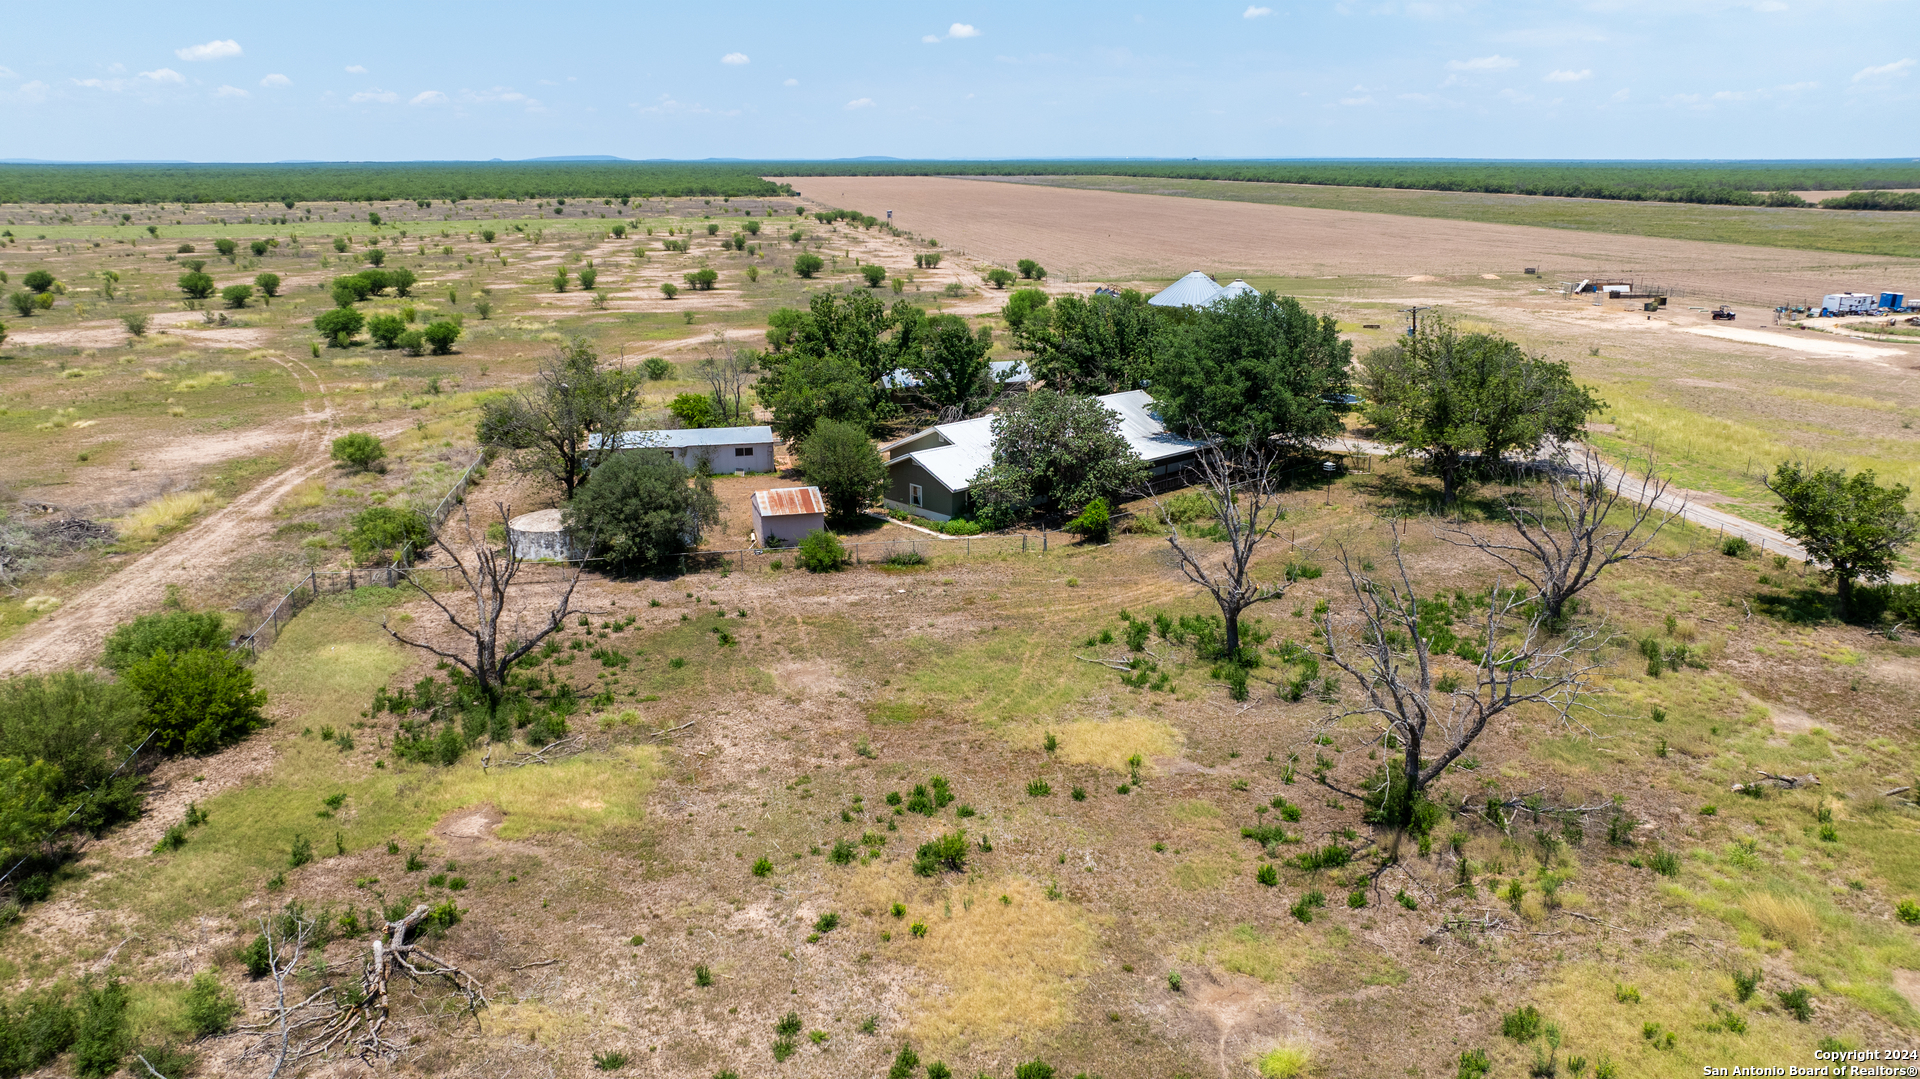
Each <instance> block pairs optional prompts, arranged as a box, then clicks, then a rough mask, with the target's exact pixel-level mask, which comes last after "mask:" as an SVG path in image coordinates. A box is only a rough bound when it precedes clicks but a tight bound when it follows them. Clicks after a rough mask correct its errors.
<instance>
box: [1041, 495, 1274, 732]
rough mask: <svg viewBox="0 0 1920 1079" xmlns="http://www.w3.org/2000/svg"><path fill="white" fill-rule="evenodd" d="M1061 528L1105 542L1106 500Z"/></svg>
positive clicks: (1089, 506)
mask: <svg viewBox="0 0 1920 1079" xmlns="http://www.w3.org/2000/svg"><path fill="white" fill-rule="evenodd" d="M1061 530H1062V531H1065V532H1073V533H1076V534H1078V535H1080V536H1083V537H1085V538H1086V539H1087V540H1088V541H1089V542H1092V543H1105V542H1107V540H1108V538H1109V536H1110V535H1111V531H1112V529H1111V520H1110V516H1109V513H1108V510H1107V500H1106V499H1104V498H1096V499H1094V500H1093V501H1091V502H1089V503H1087V506H1086V508H1085V509H1083V510H1081V511H1080V516H1078V517H1075V518H1074V519H1073V520H1071V521H1068V522H1067V523H1066V524H1065V525H1062V526H1061ZM1234 699H1235V700H1244V699H1245V698H1244V697H1236V698H1234Z"/></svg>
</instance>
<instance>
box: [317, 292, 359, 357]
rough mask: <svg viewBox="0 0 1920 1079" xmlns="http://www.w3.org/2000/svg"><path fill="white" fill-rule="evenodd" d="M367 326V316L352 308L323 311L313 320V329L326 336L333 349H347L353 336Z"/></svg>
mask: <svg viewBox="0 0 1920 1079" xmlns="http://www.w3.org/2000/svg"><path fill="white" fill-rule="evenodd" d="M349 295H351V294H349ZM336 299H337V298H336ZM366 324H367V316H365V315H363V314H361V313H360V312H358V311H356V310H354V309H353V308H351V307H336V308H334V309H332V310H331V311H322V312H321V313H320V314H319V315H317V316H315V317H314V320H313V328H314V329H316V330H319V331H320V332H321V333H322V334H324V335H325V336H326V338H327V342H328V344H329V345H330V346H331V347H333V348H345V347H346V346H347V344H348V343H349V342H351V341H352V340H353V335H354V334H356V333H359V332H360V330H361V328H362V327H364V326H365V325H366Z"/></svg>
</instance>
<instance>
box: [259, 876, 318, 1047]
mask: <svg viewBox="0 0 1920 1079" xmlns="http://www.w3.org/2000/svg"><path fill="white" fill-rule="evenodd" d="M318 927H319V926H318V921H317V920H316V919H314V918H312V917H310V916H308V915H307V913H306V911H305V910H303V909H302V908H301V907H299V906H298V905H296V904H293V903H289V904H287V907H286V909H285V910H283V911H281V912H280V913H278V914H272V915H268V916H266V917H263V918H261V919H260V937H261V939H262V940H264V941H266V943H267V973H268V975H269V976H270V977H271V978H272V979H273V1004H272V1005H271V1006H270V1015H269V1018H268V1021H267V1023H266V1024H264V1025H263V1026H261V1027H256V1028H252V1029H251V1030H250V1031H248V1032H249V1033H258V1034H264V1035H266V1037H265V1038H263V1039H262V1041H261V1042H260V1044H259V1045H257V1046H255V1048H254V1049H253V1050H250V1051H249V1055H252V1054H255V1053H258V1054H260V1055H264V1054H265V1053H272V1054H273V1070H272V1071H269V1072H268V1073H267V1079H274V1077H276V1076H278V1075H279V1074H280V1071H281V1069H282V1068H285V1067H286V1066H287V1062H288V1059H289V1058H290V1057H291V1056H292V1055H293V1052H294V1042H293V1038H294V1034H295V1032H296V1031H297V1030H298V1028H299V1021H298V1020H299V1016H300V1013H301V1012H302V1011H304V1010H305V1009H307V1008H308V1007H310V1006H312V1005H313V1003H314V1002H315V1001H316V1000H317V999H319V998H320V997H323V996H325V995H326V994H328V993H329V992H331V989H327V988H323V989H321V990H320V991H319V992H318V993H315V994H314V995H313V996H310V997H308V998H307V999H306V1000H304V1001H301V1002H300V1003H298V1004H289V1003H287V980H288V979H289V978H291V977H293V974H294V971H295V969H296V968H298V967H299V966H300V957H301V955H302V954H303V953H305V951H306V949H307V945H308V943H309V942H311V941H312V940H313V935H314V932H315V931H316V930H317V929H318Z"/></svg>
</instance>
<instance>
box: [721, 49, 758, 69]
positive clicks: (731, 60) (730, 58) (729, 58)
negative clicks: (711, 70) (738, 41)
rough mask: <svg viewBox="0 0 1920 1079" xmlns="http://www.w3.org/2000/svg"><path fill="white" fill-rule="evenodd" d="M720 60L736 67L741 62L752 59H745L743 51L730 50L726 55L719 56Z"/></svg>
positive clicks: (748, 62) (745, 62) (750, 61)
mask: <svg viewBox="0 0 1920 1079" xmlns="http://www.w3.org/2000/svg"><path fill="white" fill-rule="evenodd" d="M720 62H721V63H723V64H732V65H734V66H735V67H738V66H740V65H742V64H750V63H752V62H753V61H752V60H749V59H747V54H746V53H744V52H730V53H728V54H727V55H725V56H722V57H721V58H720Z"/></svg>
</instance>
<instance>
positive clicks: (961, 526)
mask: <svg viewBox="0 0 1920 1079" xmlns="http://www.w3.org/2000/svg"><path fill="white" fill-rule="evenodd" d="M940 531H942V532H944V533H946V534H947V535H949V536H977V535H979V534H980V533H982V532H984V531H986V529H985V528H983V527H981V525H980V522H978V521H967V520H962V519H961V518H958V517H955V518H953V519H952V520H949V521H945V522H942V523H941V525H940Z"/></svg>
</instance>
